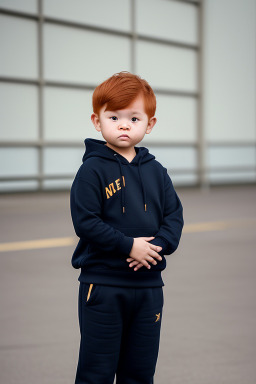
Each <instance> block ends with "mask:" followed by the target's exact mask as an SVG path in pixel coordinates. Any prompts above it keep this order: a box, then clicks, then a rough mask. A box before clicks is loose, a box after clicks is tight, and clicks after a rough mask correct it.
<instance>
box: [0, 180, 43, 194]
mask: <svg viewBox="0 0 256 384" xmlns="http://www.w3.org/2000/svg"><path fill="white" fill-rule="evenodd" d="M37 189H38V181H36V180H26V181H1V182H0V191H1V192H9V191H12V192H15V191H17V192H19V191H35V190H37Z"/></svg>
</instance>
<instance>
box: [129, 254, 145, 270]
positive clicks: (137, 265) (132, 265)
mask: <svg viewBox="0 0 256 384" xmlns="http://www.w3.org/2000/svg"><path fill="white" fill-rule="evenodd" d="M126 261H128V263H130V264H129V267H130V268H132V267H134V266H135V265H136V267H135V268H134V271H137V270H138V269H140V268H141V267H143V266H144V265H143V264H142V263H140V262H139V261H137V260H134V259H133V258H132V257H128V259H126Z"/></svg>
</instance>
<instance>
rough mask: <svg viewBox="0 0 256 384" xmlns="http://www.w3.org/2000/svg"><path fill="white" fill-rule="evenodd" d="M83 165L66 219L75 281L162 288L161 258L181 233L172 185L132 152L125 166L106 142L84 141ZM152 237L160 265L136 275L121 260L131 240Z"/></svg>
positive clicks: (139, 151) (157, 167)
mask: <svg viewBox="0 0 256 384" xmlns="http://www.w3.org/2000/svg"><path fill="white" fill-rule="evenodd" d="M84 143H85V146H86V151H85V154H84V156H83V164H82V165H81V166H80V168H79V170H78V172H77V174H76V176H75V179H74V181H73V184H72V187H71V193H70V209H71V217H72V221H73V225H74V229H75V232H76V235H77V236H78V237H79V242H78V244H77V246H76V249H75V251H74V253H73V256H72V261H71V262H72V266H73V267H74V268H76V269H78V268H81V273H80V276H79V278H78V280H79V281H80V282H86V283H95V284H106V285H116V286H123V287H125V286H126V287H157V286H163V285H164V282H163V280H162V277H161V271H162V270H164V269H165V267H166V259H165V257H164V255H170V254H171V253H173V252H174V251H175V250H176V249H177V247H178V244H179V241H180V237H181V232H182V228H183V224H184V222H183V208H182V204H181V202H180V199H179V197H178V195H177V193H176V191H175V190H174V187H173V184H172V181H171V179H170V177H169V175H168V173H167V169H166V168H164V167H163V166H162V165H161V164H160V163H159V162H158V161H157V160H155V156H153V155H152V154H150V153H149V151H148V149H147V148H145V147H136V146H135V151H136V156H135V157H134V158H133V160H132V161H131V162H129V161H128V160H127V159H126V158H125V157H124V156H122V155H120V154H119V153H117V152H116V151H114V150H113V149H112V148H109V147H108V146H106V142H105V141H102V140H97V139H89V138H88V139H85V141H84ZM142 236H143V237H144V236H146V237H149V236H155V239H153V240H151V241H150V243H152V244H155V245H159V246H161V247H162V250H161V251H160V252H158V253H159V254H160V255H161V256H162V260H161V261H158V260H157V264H156V265H153V264H152V263H150V262H149V264H150V266H151V268H150V269H147V268H146V267H145V266H143V267H141V268H140V269H138V270H137V271H134V268H131V267H129V262H127V261H126V259H127V258H128V257H129V253H130V251H131V249H132V246H133V242H134V237H142Z"/></svg>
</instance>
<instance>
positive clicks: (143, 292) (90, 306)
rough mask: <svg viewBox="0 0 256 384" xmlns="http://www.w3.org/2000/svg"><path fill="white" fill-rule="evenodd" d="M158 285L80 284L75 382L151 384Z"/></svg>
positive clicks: (158, 310)
mask: <svg viewBox="0 0 256 384" xmlns="http://www.w3.org/2000/svg"><path fill="white" fill-rule="evenodd" d="M163 304H164V297H163V288H162V287H154V288H130V287H129V288H128V287H116V286H109V285H99V284H88V283H81V282H80V287H79V298H78V316H79V325H80V333H81V341H80V351H79V361H78V365H77V372H76V380H75V384H113V382H114V377H115V375H116V384H153V383H154V379H153V377H154V373H155V368H156V362H157V357H158V351H159V341H160V328H161V320H162V309H163Z"/></svg>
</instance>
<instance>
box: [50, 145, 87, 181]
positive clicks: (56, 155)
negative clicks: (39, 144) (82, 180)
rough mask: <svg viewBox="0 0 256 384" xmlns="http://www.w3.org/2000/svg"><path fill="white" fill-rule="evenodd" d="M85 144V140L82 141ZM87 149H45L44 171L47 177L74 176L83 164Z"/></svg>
mask: <svg viewBox="0 0 256 384" xmlns="http://www.w3.org/2000/svg"><path fill="white" fill-rule="evenodd" d="M81 144H83V140H81ZM84 151H85V147H84V148H83V147H81V148H54V147H53V148H52V147H51V148H45V149H44V156H43V158H44V163H43V169H44V173H45V174H46V175H56V174H59V175H67V174H72V173H73V174H74V175H75V173H76V172H77V170H78V168H79V167H80V165H81V164H82V157H83V155H84Z"/></svg>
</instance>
